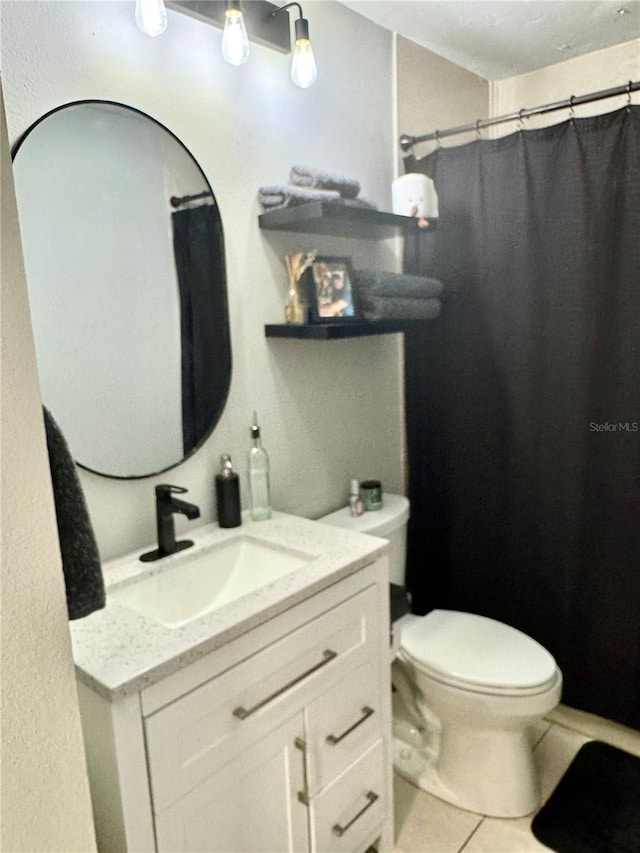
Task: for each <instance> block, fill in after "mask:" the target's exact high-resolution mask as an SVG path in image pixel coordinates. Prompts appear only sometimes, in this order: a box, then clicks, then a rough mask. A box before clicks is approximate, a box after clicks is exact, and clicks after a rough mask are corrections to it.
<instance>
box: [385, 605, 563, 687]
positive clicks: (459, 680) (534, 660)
mask: <svg viewBox="0 0 640 853" xmlns="http://www.w3.org/2000/svg"><path fill="white" fill-rule="evenodd" d="M400 645H401V654H402V656H403V657H405V658H406V659H407V661H408V662H409V663H411V664H412V665H413V666H415V668H416V669H417V670H419V671H420V672H422V673H423V674H424V675H426V676H428V677H430V678H433V679H435V680H436V681H439V682H442V683H443V684H447V685H449V686H451V687H457V688H458V689H460V690H467V691H471V692H475V693H485V694H489V695H508V696H530V695H535V694H538V693H543V692H545V691H546V690H548V689H550V688H551V687H553V686H554V685H555V684H556V683H557V680H558V678H559V677H560V676H559V670H558V668H557V666H556V662H555V660H554V659H553V657H552V655H550V654H549V652H548V651H547V650H546V649H545V648H544V647H543V646H541V645H540V644H539V643H538V642H536V641H535V640H534V639H532V638H531V637H529V636H527V635H526V634H523V633H522V631H518V630H517V629H516V628H512V627H510V626H509V625H505V624H504V623H502V622H498V621H496V620H495V619H488V618H487V617H485V616H477V615H475V614H472V613H461V612H459V611H456V610H433V611H431V613H428V614H427V615H426V616H422V617H418V618H414V620H413V621H412V622H411V623H410V624H408V625H406V626H404V627H403V630H402V635H401V640H400Z"/></svg>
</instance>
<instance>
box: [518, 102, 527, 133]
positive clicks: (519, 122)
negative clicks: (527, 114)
mask: <svg viewBox="0 0 640 853" xmlns="http://www.w3.org/2000/svg"><path fill="white" fill-rule="evenodd" d="M524 110H525V108H524V107H523V108H522V109H521V110H518V124H519V125H520V130H524V116H523V113H524Z"/></svg>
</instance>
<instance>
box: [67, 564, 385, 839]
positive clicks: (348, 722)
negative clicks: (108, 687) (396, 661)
mask: <svg viewBox="0 0 640 853" xmlns="http://www.w3.org/2000/svg"><path fill="white" fill-rule="evenodd" d="M388 643H389V614H388V580H387V570H386V557H381V558H379V559H378V560H376V561H375V562H374V563H372V564H370V565H368V566H366V567H365V568H363V569H360V570H358V571H356V572H355V573H353V574H351V575H349V576H347V577H345V578H344V579H342V580H340V581H338V582H337V583H334V584H332V585H330V586H328V587H327V588H326V589H323V590H322V591H321V592H318V593H316V594H315V595H312V596H311V597H309V598H307V599H306V600H304V601H301V602H299V603H297V604H295V605H294V606H292V607H290V608H289V609H287V610H285V611H284V612H282V613H280V614H279V615H277V616H275V617H274V618H272V619H269V620H268V621H266V622H264V623H263V624H261V625H258V626H257V627H255V628H252V629H251V630H249V631H247V632H246V633H243V634H241V635H240V636H238V637H237V638H235V639H233V640H231V641H230V642H228V643H227V644H225V645H224V646H222V647H220V648H218V649H216V650H215V651H213V652H211V653H209V654H207V655H205V656H204V657H202V658H200V659H198V660H196V661H194V662H193V663H191V664H189V665H187V666H185V667H183V668H181V669H180V670H178V671H177V672H175V673H173V674H171V675H169V676H168V677H166V678H164V679H162V680H160V681H157V682H156V683H154V684H151V685H150V686H149V687H147V688H144V689H142V690H141V691H140V692H138V693H135V694H132V695H130V696H126V697H124V698H120V699H117V700H112V701H109V700H108V699H106V698H103V697H102V696H99V695H98V694H97V693H95V692H94V691H92V690H91V689H90V688H89V687H87V686H86V685H85V684H83V683H82V682H80V683H79V695H80V704H81V711H82V716H83V726H84V730H85V741H86V745H87V754H88V763H89V775H90V780H91V787H92V797H93V803H94V811H95V818H96V828H97V834H98V845H99V849H100V850H101V851H117V853H123V851H136V853H141V851H147V850H149V851H151V850H154V851H158V853H180V852H181V851H185V853H186V851H203V853H232V851H237V853H252V851H256V853H257V851H265V853H286V852H287V851H290V852H291V853H303V851H309V853H312V852H313V853H315V851H318V853H320V851H327V853H341V852H342V851H345V853H346V851H349V853H364V851H365V850H367V849H368V848H369V847H370V846H371V845H373V844H375V845H376V847H377V849H378V850H380V851H390V850H391V849H392V842H393V838H392V834H393V833H392V825H393V822H392V811H393V805H392V790H391V766H392V762H391V755H390V738H391V732H390V727H391V720H390V672H389V653H388Z"/></svg>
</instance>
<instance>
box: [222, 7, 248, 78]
mask: <svg viewBox="0 0 640 853" xmlns="http://www.w3.org/2000/svg"><path fill="white" fill-rule="evenodd" d="M250 52H251V48H250V47H249V37H248V35H247V26H246V24H245V22H244V15H243V14H242V9H241V8H240V0H227V4H226V9H225V12H224V33H223V35H222V55H223V56H224V58H225V59H226V60H227V62H228V63H229V64H230V65H243V64H244V63H245V62H246V61H247V59H249V54H250Z"/></svg>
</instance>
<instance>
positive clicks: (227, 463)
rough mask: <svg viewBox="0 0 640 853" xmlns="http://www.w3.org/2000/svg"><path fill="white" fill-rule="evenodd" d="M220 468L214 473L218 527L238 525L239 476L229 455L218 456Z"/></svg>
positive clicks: (240, 520)
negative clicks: (217, 472) (218, 471)
mask: <svg viewBox="0 0 640 853" xmlns="http://www.w3.org/2000/svg"><path fill="white" fill-rule="evenodd" d="M220 464H221V465H222V469H221V471H220V473H219V474H216V505H217V507H218V525H219V526H220V527H239V526H240V525H241V524H242V516H241V515H240V478H239V477H238V475H237V474H236V472H235V471H234V470H233V466H232V464H231V457H230V456H229V455H228V454H226V453H225V454H224V455H223V456H221V457H220Z"/></svg>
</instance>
